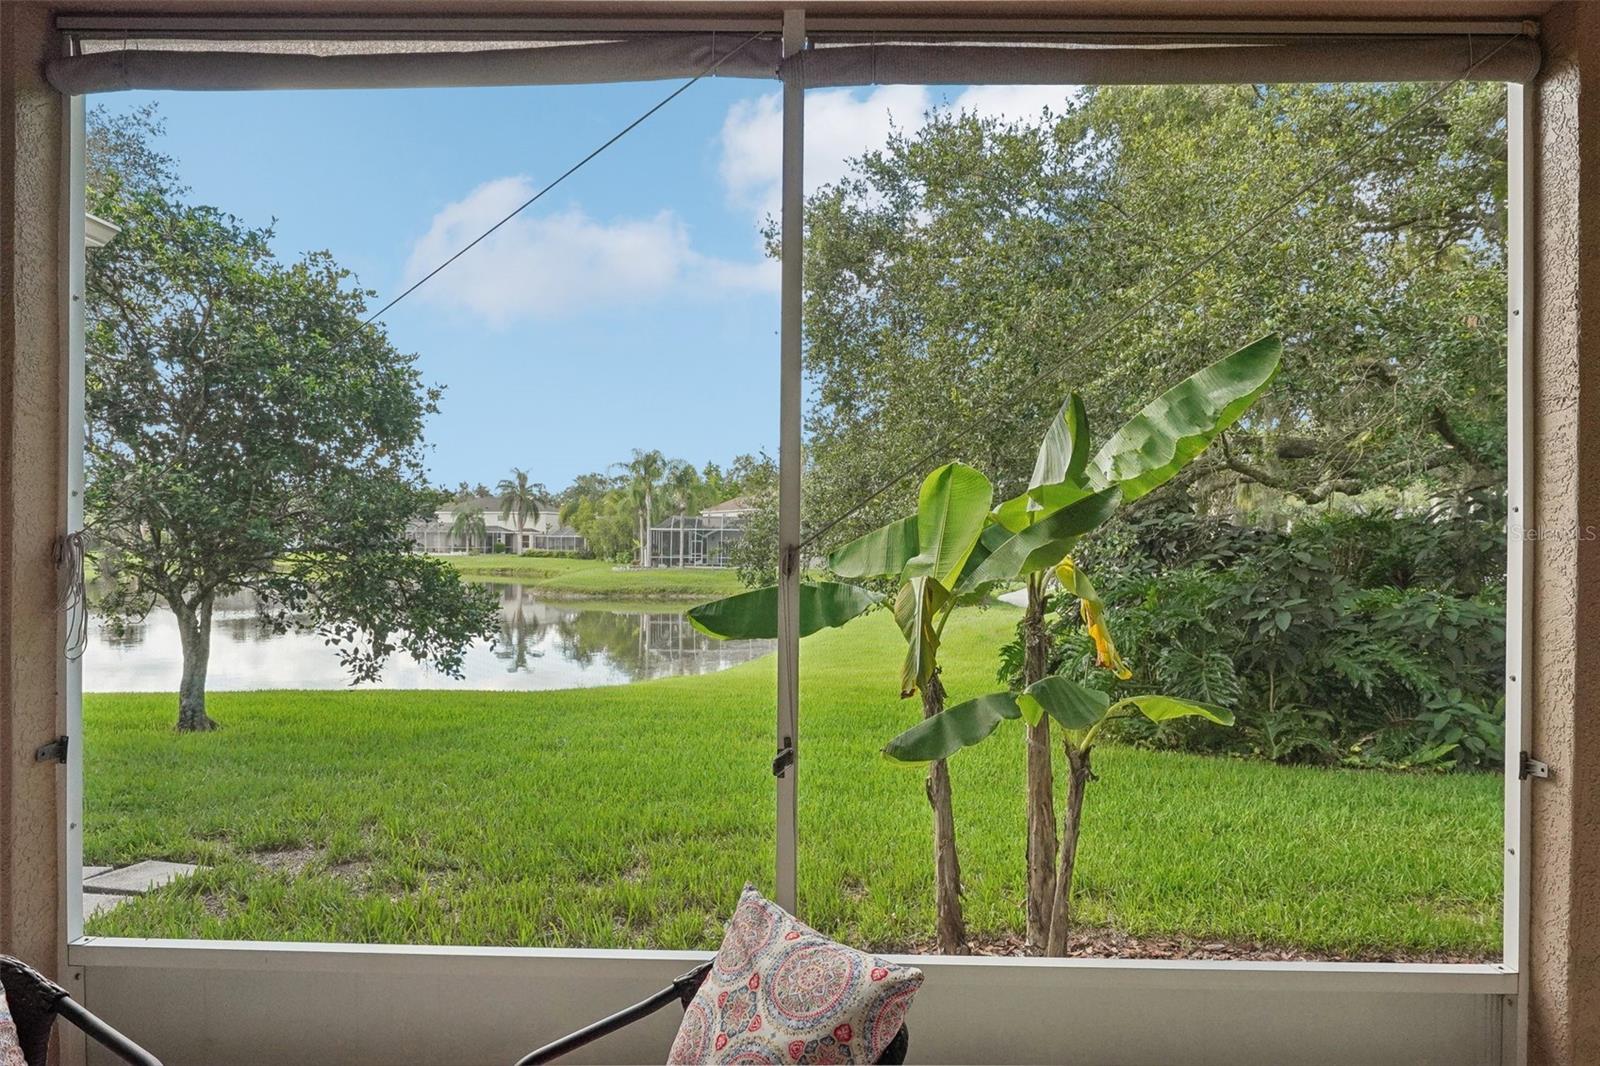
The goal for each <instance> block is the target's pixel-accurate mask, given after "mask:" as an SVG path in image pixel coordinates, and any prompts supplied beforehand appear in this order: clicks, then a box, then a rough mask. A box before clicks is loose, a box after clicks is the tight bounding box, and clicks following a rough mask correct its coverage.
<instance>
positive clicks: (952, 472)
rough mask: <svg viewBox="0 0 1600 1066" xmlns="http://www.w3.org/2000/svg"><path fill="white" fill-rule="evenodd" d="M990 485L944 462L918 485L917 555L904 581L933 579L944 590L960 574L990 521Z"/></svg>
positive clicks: (963, 468) (972, 471) (966, 468)
mask: <svg viewBox="0 0 1600 1066" xmlns="http://www.w3.org/2000/svg"><path fill="white" fill-rule="evenodd" d="M993 501H994V486H993V485H991V484H989V479H988V478H986V477H984V476H983V473H982V472H981V471H978V470H975V469H973V468H972V467H970V466H966V465H964V464H962V463H946V464H945V465H944V466H941V467H940V468H939V469H937V470H935V471H934V472H933V473H931V474H929V475H928V476H927V478H926V479H925V480H924V481H923V482H922V491H921V493H920V494H919V495H918V497H917V547H918V552H917V555H916V556H915V557H914V558H912V559H911V560H910V561H909V562H908V563H907V564H906V567H905V571H904V573H905V576H906V577H931V578H933V579H934V580H936V581H938V582H939V583H940V584H941V585H944V586H945V587H947V588H948V587H950V586H952V585H954V584H955V582H954V581H953V580H952V579H953V578H954V577H955V576H956V575H957V574H959V573H961V568H962V566H964V565H965V564H966V561H967V556H969V555H971V554H972V549H973V547H974V546H975V545H976V544H977V543H978V536H979V534H981V533H982V532H983V527H984V526H985V525H987V524H988V522H989V506H990V504H991V503H993Z"/></svg>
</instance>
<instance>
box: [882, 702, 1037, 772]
mask: <svg viewBox="0 0 1600 1066" xmlns="http://www.w3.org/2000/svg"><path fill="white" fill-rule="evenodd" d="M1020 716H1021V712H1020V711H1018V709H1017V698H1016V697H1015V696H1013V695H1012V694H1011V693H1009V692H991V693H990V694H989V695H987V696H979V697H978V698H977V699H975V700H967V701H966V702H965V703H958V704H956V705H955V706H954V707H951V708H950V709H949V710H947V711H944V712H942V713H940V714H936V715H934V716H933V717H932V718H924V719H923V720H922V721H920V722H918V723H917V724H916V725H914V726H912V727H911V728H910V729H908V730H906V731H905V732H904V733H901V734H900V735H899V736H897V737H895V738H894V739H893V740H891V741H889V743H888V744H886V745H884V749H883V753H884V754H885V755H887V756H888V757H889V758H891V759H893V760H895V761H896V762H932V761H933V760H935V759H944V758H948V757H949V756H951V755H954V754H955V753H956V752H958V751H960V750H961V749H962V748H966V747H971V746H972V745H973V744H976V743H978V742H979V741H981V740H983V739H984V738H985V737H987V736H988V735H989V734H990V733H993V732H994V731H995V728H996V727H997V726H998V725H999V724H1000V723H1001V722H1003V721H1005V720H1006V719H1007V718H1018V717H1020Z"/></svg>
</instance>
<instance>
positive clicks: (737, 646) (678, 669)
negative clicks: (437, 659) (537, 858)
mask: <svg viewBox="0 0 1600 1066" xmlns="http://www.w3.org/2000/svg"><path fill="white" fill-rule="evenodd" d="M482 584H484V585H486V586H488V587H489V588H492V589H493V590H494V591H495V594H496V595H497V596H498V597H499V600H500V632H499V635H498V636H497V637H496V638H495V639H494V640H493V641H480V642H477V643H475V644H474V645H473V646H472V647H471V648H469V649H468V651H467V654H466V657H465V660H464V661H463V663H462V670H463V674H464V676H463V677H462V678H460V679H456V678H451V677H446V676H444V675H443V674H440V673H437V672H436V671H434V670H431V669H429V668H428V667H426V666H422V665H419V664H417V663H414V662H412V661H411V660H410V659H409V658H406V657H404V656H403V655H401V656H396V657H395V658H393V659H391V660H390V662H389V664H388V666H386V667H385V669H384V672H383V679H382V680H381V681H380V682H378V683H377V684H376V685H374V686H371V687H378V688H464V689H555V688H588V687H591V686H595V685H615V684H626V683H628V682H632V681H644V680H648V679H650V678H655V677H671V676H676V675H683V674H709V673H714V672H716V671H718V670H725V669H727V668H728V667H730V666H736V665H738V664H739V663H742V662H748V661H749V660H751V659H754V658H757V657H758V656H761V655H765V654H767V653H769V652H771V651H772V650H773V646H774V642H772V641H768V640H735V641H720V640H712V639H710V638H709V637H707V636H705V634H703V633H701V632H699V631H698V630H696V629H695V628H694V627H693V626H691V625H690V624H689V620H688V619H687V618H685V617H684V614H683V612H684V610H686V609H687V608H688V607H689V606H690V604H688V603H682V604H670V603H649V604H626V603H612V602H607V601H601V600H548V599H541V598H540V597H539V596H538V595H537V590H536V589H533V588H531V587H529V586H526V585H521V584H517V583H516V582H508V581H488V582H482ZM181 663H182V651H181V646H180V644H179V641H178V629H177V624H176V622H175V621H174V619H173V617H172V614H171V613H170V612H168V611H166V610H165V609H162V608H157V609H156V610H154V611H151V612H150V615H149V617H148V618H146V619H145V620H144V621H142V622H138V623H134V624H131V625H123V626H111V625H108V624H106V623H105V621H104V620H103V619H100V618H94V619H93V620H92V622H91V627H90V642H89V648H88V650H87V652H86V653H85V654H84V665H83V681H84V689H85V690H86V691H89V692H131V691H173V690H175V689H176V687H177V683H178V673H179V668H180V666H181ZM349 683H350V679H349V675H348V674H346V673H345V671H344V670H343V669H342V668H341V667H340V666H339V661H338V656H337V653H336V652H335V650H334V649H333V648H331V647H329V646H327V645H326V644H325V643H324V642H323V640H322V638H321V637H318V636H317V635H316V634H314V633H273V632H272V631H271V630H270V629H268V628H266V627H264V626H262V625H261V624H260V622H259V621H258V619H257V617H256V610H255V600H254V598H253V596H251V595H250V594H249V593H240V594H237V595H233V596H228V597H225V598H223V599H221V600H219V601H218V602H217V606H216V611H215V613H214V615H213V618H212V638H211V665H210V673H209V677H208V680H207V686H206V687H207V688H208V689H209V690H211V691H214V692H220V691H227V690H231V689H260V688H343V687H345V686H347V685H349Z"/></svg>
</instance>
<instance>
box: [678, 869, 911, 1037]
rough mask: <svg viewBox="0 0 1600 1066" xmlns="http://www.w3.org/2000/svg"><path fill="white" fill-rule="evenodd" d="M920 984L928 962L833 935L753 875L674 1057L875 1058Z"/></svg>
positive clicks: (687, 1013) (680, 1034)
mask: <svg viewBox="0 0 1600 1066" xmlns="http://www.w3.org/2000/svg"><path fill="white" fill-rule="evenodd" d="M921 985H922V971H921V970H918V969H916V968H914V967H911V966H899V965H896V964H895V963H892V962H889V961H888V960H886V959H880V958H876V957H874V956H872V955H868V954H865V953H864V952H860V951H857V950H856V949H855V948H849V947H845V946H844V945H843V944H839V943H836V942H834V941H832V940H829V939H828V938H827V937H825V936H823V935H822V934H821V933H819V932H817V931H816V930H814V929H811V928H810V927H808V926H805V925H802V924H801V923H800V921H799V920H798V919H797V918H795V917H794V916H793V915H791V914H789V913H788V912H787V911H785V910H784V909H783V908H782V907H779V906H778V905H777V904H776V903H773V902H771V901H770V900H767V899H764V898H762V896H761V893H759V892H757V891H756V890H755V889H754V888H753V887H751V886H750V885H746V886H745V889H744V894H743V895H741V896H740V897H739V907H738V909H737V910H735V911H734V912H733V918H732V919H731V920H730V921H729V922H728V931H727V933H726V934H725V935H724V936H723V938H722V947H721V948H720V949H719V950H718V951H717V957H716V959H715V960H714V961H713V962H712V964H711V972H710V973H708V974H707V975H706V980H705V983H704V984H702V985H701V986H700V991H699V992H698V993H696V995H695V997H694V1000H693V1001H692V1002H691V1003H690V1004H689V1009H688V1010H686V1011H685V1012H684V1014H683V1024H682V1025H681V1026H679V1027H678V1038H677V1040H675V1041H673V1044H672V1054H671V1056H670V1057H668V1059H667V1062H668V1064H669V1066H671V1064H674V1063H716V1064H722V1063H773V1064H779V1063H811V1062H818V1063H821V1062H875V1061H877V1058H878V1056H879V1055H881V1054H882V1053H883V1049H884V1048H885V1047H887V1046H888V1044H889V1041H891V1040H893V1039H894V1037H895V1034H896V1033H898V1032H899V1031H900V1023H901V1022H902V1021H904V1019H905V1016H906V1008H908V1007H910V1006H911V997H912V996H914V995H916V994H917V989H918V988H919V987H920V986H921Z"/></svg>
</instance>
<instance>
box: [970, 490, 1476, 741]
mask: <svg viewBox="0 0 1600 1066" xmlns="http://www.w3.org/2000/svg"><path fill="white" fill-rule="evenodd" d="M1477 524H1478V525H1479V526H1485V525H1486V523H1483V522H1482V521H1481V520H1477ZM1122 525H1123V528H1122V529H1121V530H1120V531H1119V533H1120V537H1119V539H1117V540H1115V541H1114V542H1113V543H1112V544H1111V546H1110V549H1109V550H1107V549H1106V548H1102V549H1101V550H1099V551H1097V553H1096V560H1095V564H1094V565H1095V570H1094V573H1095V578H1096V581H1097V582H1098V584H1099V588H1100V592H1101V595H1102V596H1103V598H1104V599H1105V602H1106V604H1107V606H1108V608H1109V612H1110V616H1111V619H1112V625H1113V628H1114V630H1115V632H1116V636H1117V642H1118V644H1119V646H1121V647H1123V648H1127V649H1137V650H1138V652H1139V654H1138V655H1137V657H1136V658H1133V659H1132V660H1131V661H1130V663H1129V665H1130V666H1131V667H1132V669H1133V677H1132V678H1130V679H1129V680H1127V681H1122V682H1116V681H1114V680H1111V679H1108V677H1107V675H1106V673H1105V671H1099V670H1093V669H1091V668H1090V666H1091V664H1092V662H1093V648H1092V645H1091V644H1090V642H1089V640H1088V638H1087V637H1086V635H1085V634H1083V633H1082V631H1081V628H1080V626H1079V621H1078V611H1077V607H1076V604H1075V602H1074V601H1073V600H1072V598H1071V597H1068V596H1065V595H1062V596H1058V597H1057V599H1056V601H1055V602H1054V603H1053V604H1052V624H1053V625H1054V626H1055V628H1056V631H1057V635H1058V642H1057V646H1058V654H1059V658H1060V661H1059V662H1058V663H1055V664H1052V666H1053V668H1054V669H1057V670H1060V671H1061V672H1064V673H1068V674H1071V675H1072V676H1074V677H1077V678H1079V679H1080V680H1082V681H1083V682H1084V683H1088V684H1096V685H1099V686H1100V687H1104V688H1107V689H1108V690H1109V691H1111V692H1112V694H1113V695H1118V696H1121V695H1129V694H1133V693H1136V692H1149V691H1159V692H1169V693H1171V694H1173V695H1175V696H1179V697H1181V698H1186V699H1191V700H1200V701H1204V702H1208V703H1215V704H1218V705H1221V706H1224V707H1227V708H1229V709H1230V710H1232V711H1233V712H1234V714H1235V716H1236V718H1237V721H1238V726H1239V728H1237V729H1235V730H1232V731H1222V730H1210V729H1201V728H1196V726H1195V725H1194V724H1193V723H1192V722H1190V721H1188V720H1179V721H1174V722H1167V723H1160V724H1156V723H1150V722H1145V721H1142V720H1129V721H1128V722H1127V723H1126V724H1125V725H1124V726H1123V727H1122V729H1121V735H1122V736H1123V738H1124V739H1127V740H1131V741H1133V742H1135V743H1139V744H1144V745H1149V746H1152V747H1170V748H1180V749H1184V750H1193V751H1218V752H1229V753H1237V754H1247V755H1252V756H1257V757H1261V758H1267V759H1272V760H1274V761H1279V762H1321V763H1343V764H1345V765H1351V766H1376V767H1416V766H1441V767H1460V768H1491V767H1494V766H1498V765H1499V764H1500V763H1501V760H1502V757H1503V747H1504V737H1503V734H1504V704H1503V701H1502V677H1503V670H1504V658H1505V621H1504V619H1505V604H1504V592H1503V562H1497V560H1500V559H1503V551H1504V547H1503V545H1504V541H1503V537H1502V536H1501V535H1500V534H1498V533H1497V532H1496V531H1495V530H1494V529H1493V528H1479V529H1473V528H1472V520H1458V519H1456V518H1448V519H1440V518H1439V517H1438V516H1436V515H1434V516H1429V515H1421V516H1399V517H1393V516H1373V515H1338V516H1333V517H1328V518H1318V519H1316V520H1313V521H1304V522H1300V523H1298V524H1297V525H1296V527H1295V528H1294V529H1293V530H1292V531H1291V532H1288V533H1274V532H1270V531H1264V530H1259V529H1248V528H1245V527H1239V526H1233V525H1231V524H1230V523H1226V522H1222V521H1221V520H1218V519H1210V518H1195V517H1194V516H1192V515H1189V516H1185V515H1183V514H1181V513H1176V514H1175V513H1173V512H1168V513H1166V514H1161V515H1155V516H1151V517H1147V518H1141V519H1139V520H1136V521H1131V522H1124V523H1122ZM1441 527H1443V528H1444V529H1445V531H1446V533H1447V534H1448V535H1437V534H1439V533H1440V530H1441ZM1491 546H1493V547H1494V548H1495V549H1497V550H1495V551H1491ZM1497 568H1498V569H1497ZM1469 590H1470V591H1469ZM1020 665H1021V644H1020V641H1019V642H1014V643H1013V644H1012V645H1011V646H1010V647H1008V648H1007V649H1006V652H1005V656H1004V661H1003V665H1002V668H1001V672H1002V675H1003V676H1004V677H1005V678H1007V679H1013V678H1014V677H1015V676H1016V675H1017V674H1018V672H1019V671H1020Z"/></svg>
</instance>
